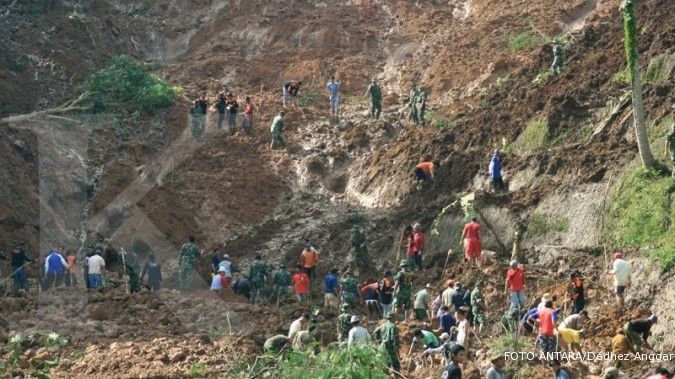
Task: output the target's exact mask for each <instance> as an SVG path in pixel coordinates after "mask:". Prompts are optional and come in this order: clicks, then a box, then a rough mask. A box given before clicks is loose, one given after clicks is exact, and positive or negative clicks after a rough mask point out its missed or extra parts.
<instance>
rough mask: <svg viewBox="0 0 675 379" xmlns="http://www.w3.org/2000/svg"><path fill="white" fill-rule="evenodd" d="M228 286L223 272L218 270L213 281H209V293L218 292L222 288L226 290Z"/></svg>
mask: <svg viewBox="0 0 675 379" xmlns="http://www.w3.org/2000/svg"><path fill="white" fill-rule="evenodd" d="M229 286H230V282H229V280H228V279H227V277H226V276H225V270H223V269H222V268H219V269H218V273H217V274H216V275H213V279H212V280H211V291H220V290H222V289H223V288H227V287H229Z"/></svg>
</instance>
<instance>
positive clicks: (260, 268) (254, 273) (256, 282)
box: [248, 254, 269, 303]
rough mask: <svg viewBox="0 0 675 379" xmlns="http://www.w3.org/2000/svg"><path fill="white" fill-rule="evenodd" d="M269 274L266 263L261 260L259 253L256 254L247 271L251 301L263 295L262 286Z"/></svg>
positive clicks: (259, 298)
mask: <svg viewBox="0 0 675 379" xmlns="http://www.w3.org/2000/svg"><path fill="white" fill-rule="evenodd" d="M268 276H269V268H268V267H267V264H266V263H265V262H263V261H262V256H260V254H258V255H256V257H255V260H254V261H253V264H251V269H250V270H249V273H248V278H249V280H250V281H251V301H252V302H254V303H255V302H256V301H259V300H261V299H262V297H263V296H264V292H265V291H264V287H265V283H266V282H267V277H268Z"/></svg>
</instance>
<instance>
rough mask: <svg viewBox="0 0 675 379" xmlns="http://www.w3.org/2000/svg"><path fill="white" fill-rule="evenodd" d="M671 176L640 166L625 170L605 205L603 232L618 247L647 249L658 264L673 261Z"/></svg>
mask: <svg viewBox="0 0 675 379" xmlns="http://www.w3.org/2000/svg"><path fill="white" fill-rule="evenodd" d="M673 193H675V180H673V179H672V178H669V177H663V176H660V175H659V173H657V172H655V171H650V170H647V169H645V168H644V167H642V166H639V167H637V168H634V169H632V170H629V171H627V172H625V173H624V174H623V175H622V176H621V177H620V178H619V186H618V187H617V188H616V189H615V190H614V191H613V193H612V195H611V197H610V201H609V204H608V206H607V210H606V212H607V216H606V219H607V222H606V226H605V231H604V232H605V234H606V235H607V236H608V237H609V238H610V240H611V241H612V242H613V243H615V244H617V245H619V246H622V247H640V248H642V249H645V250H648V251H651V254H652V256H653V257H654V258H655V259H656V260H657V261H658V262H659V263H660V265H661V268H662V269H664V270H669V269H670V268H672V267H673V265H674V264H675V239H674V238H672V236H673V235H675V225H673V219H675V208H674V207H673V204H672V203H673Z"/></svg>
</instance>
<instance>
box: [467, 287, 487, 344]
mask: <svg viewBox="0 0 675 379" xmlns="http://www.w3.org/2000/svg"><path fill="white" fill-rule="evenodd" d="M482 287H483V282H482V281H480V280H479V281H477V282H476V284H475V286H474V288H473V291H471V313H472V315H473V324H474V329H475V330H476V333H478V334H481V332H482V331H483V326H484V325H485V324H486V323H487V317H486V316H485V308H486V304H485V300H483V294H482V293H481V288H482ZM476 325H478V326H477V327H476Z"/></svg>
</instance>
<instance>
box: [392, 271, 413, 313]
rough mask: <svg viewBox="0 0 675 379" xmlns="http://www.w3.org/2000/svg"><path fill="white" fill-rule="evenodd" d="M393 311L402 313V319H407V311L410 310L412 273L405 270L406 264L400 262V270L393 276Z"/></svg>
mask: <svg viewBox="0 0 675 379" xmlns="http://www.w3.org/2000/svg"><path fill="white" fill-rule="evenodd" d="M394 283H395V284H394V287H395V292H394V313H397V314H399V313H402V314H403V319H404V320H407V319H409V315H408V314H407V313H408V311H412V299H411V295H412V293H411V291H412V287H411V285H412V275H411V274H410V273H408V272H407V271H406V264H405V262H404V263H401V271H399V272H398V273H397V274H396V276H395V277H394Z"/></svg>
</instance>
